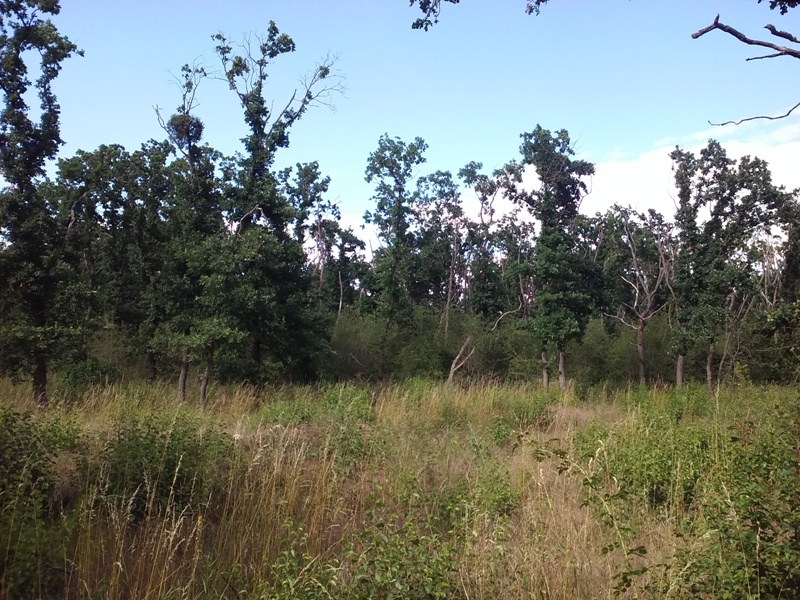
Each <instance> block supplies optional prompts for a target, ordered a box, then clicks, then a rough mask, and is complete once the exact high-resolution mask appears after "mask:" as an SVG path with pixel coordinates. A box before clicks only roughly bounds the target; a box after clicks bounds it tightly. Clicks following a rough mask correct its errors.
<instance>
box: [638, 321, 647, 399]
mask: <svg viewBox="0 0 800 600" xmlns="http://www.w3.org/2000/svg"><path fill="white" fill-rule="evenodd" d="M645 325H647V323H646V322H645V321H644V319H639V326H638V327H637V328H636V353H637V355H638V356H639V383H640V384H642V385H644V384H645V383H647V381H646V379H645V373H644V328H645Z"/></svg>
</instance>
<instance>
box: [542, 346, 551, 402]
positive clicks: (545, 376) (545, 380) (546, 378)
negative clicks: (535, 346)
mask: <svg viewBox="0 0 800 600" xmlns="http://www.w3.org/2000/svg"><path fill="white" fill-rule="evenodd" d="M542 387H543V388H544V391H545V392H546V391H548V390H549V389H550V372H549V371H548V370H547V350H542Z"/></svg>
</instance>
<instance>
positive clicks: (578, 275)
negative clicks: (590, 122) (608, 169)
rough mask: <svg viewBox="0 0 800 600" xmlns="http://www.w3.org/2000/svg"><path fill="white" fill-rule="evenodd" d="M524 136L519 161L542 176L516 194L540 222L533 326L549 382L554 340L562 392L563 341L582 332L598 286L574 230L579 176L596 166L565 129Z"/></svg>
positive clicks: (582, 184)
mask: <svg viewBox="0 0 800 600" xmlns="http://www.w3.org/2000/svg"><path fill="white" fill-rule="evenodd" d="M522 139H523V142H522V146H521V147H520V152H521V153H522V157H523V164H525V165H527V166H532V167H534V168H535V169H536V173H537V175H538V176H539V180H540V186H539V188H538V189H536V190H534V191H532V192H525V191H520V192H519V193H518V194H517V195H516V200H517V201H521V202H524V203H525V204H527V205H528V207H529V208H530V210H531V212H532V214H533V216H534V217H535V218H536V219H537V220H538V221H539V224H540V233H539V237H538V240H537V243H536V258H535V262H534V265H533V281H534V285H535V292H534V308H533V318H532V325H533V329H534V331H535V332H536V334H537V336H538V338H539V339H540V340H542V342H543V346H542V352H541V356H542V370H543V379H544V381H545V382H547V360H548V359H547V344H548V343H553V344H555V345H556V348H557V349H558V381H559V386H560V387H561V389H562V390H564V389H566V385H567V381H566V347H567V343H568V342H570V341H573V340H579V339H580V338H581V337H582V336H583V333H584V331H585V330H586V325H587V324H588V322H589V317H590V316H591V314H592V311H593V310H594V307H595V304H596V298H597V297H598V295H599V293H600V290H601V285H600V282H601V278H600V276H599V272H598V270H597V268H596V265H594V264H593V263H592V262H591V261H589V260H587V258H586V257H585V255H583V254H582V253H581V252H579V251H578V250H579V248H578V236H577V235H576V231H575V225H576V220H577V218H578V208H579V206H580V203H581V200H582V198H583V196H584V194H585V193H586V183H585V182H584V181H583V179H582V178H584V177H588V176H590V175H593V174H594V165H593V164H591V163H589V162H586V161H583V160H573V159H572V158H571V157H572V156H573V154H574V151H573V149H572V146H571V145H570V139H569V134H568V133H567V132H566V131H565V130H563V129H562V130H560V131H557V132H556V133H555V134H553V133H551V132H550V131H548V130H546V129H542V127H541V126H539V125H537V126H536V129H535V130H534V131H533V132H531V133H524V134H523V135H522Z"/></svg>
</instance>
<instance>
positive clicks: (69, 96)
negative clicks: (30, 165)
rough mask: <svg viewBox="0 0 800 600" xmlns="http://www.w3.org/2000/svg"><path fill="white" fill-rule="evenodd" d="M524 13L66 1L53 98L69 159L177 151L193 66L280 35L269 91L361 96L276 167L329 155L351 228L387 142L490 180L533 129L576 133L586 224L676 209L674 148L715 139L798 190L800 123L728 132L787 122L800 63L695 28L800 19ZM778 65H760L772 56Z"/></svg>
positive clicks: (216, 129) (311, 118)
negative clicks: (65, 56)
mask: <svg viewBox="0 0 800 600" xmlns="http://www.w3.org/2000/svg"><path fill="white" fill-rule="evenodd" d="M524 8H525V0H461V3H460V4H458V5H451V4H446V5H444V6H443V8H442V11H441V15H440V22H439V23H438V24H437V25H435V26H434V27H433V28H432V29H430V30H429V31H427V32H423V31H418V30H412V29H411V23H412V21H413V20H414V19H416V18H417V17H418V16H419V14H420V13H419V10H418V9H417V8H416V7H414V8H411V7H409V2H408V0H281V1H279V0H241V1H236V0H230V1H228V2H224V3H223V2H218V1H212V0H191V1H189V0H168V1H164V0H157V1H156V0H138V1H137V2H121V1H119V0H69V1H68V2H67V1H64V2H62V11H61V14H60V15H58V16H57V17H56V18H55V19H54V21H55V23H56V25H57V26H58V28H59V29H60V31H61V32H62V33H63V34H65V35H67V36H68V37H69V38H70V39H71V40H72V41H73V42H75V43H76V44H77V45H78V46H79V47H80V48H81V49H82V50H83V51H84V56H83V57H75V58H71V59H69V60H68V61H67V62H66V63H64V65H63V70H62V72H61V74H60V76H59V79H58V80H57V83H56V85H55V91H56V94H57V95H58V98H59V102H60V104H61V108H62V120H61V122H62V138H63V139H64V141H65V145H64V146H63V148H62V151H61V156H63V157H68V156H72V155H73V154H74V153H75V152H76V151H77V150H78V149H83V150H87V151H89V150H93V149H95V148H97V147H98V146H100V145H101V144H112V143H118V144H122V145H123V146H125V147H126V148H127V149H128V150H130V151H133V150H136V149H138V148H139V147H140V146H141V144H142V143H144V142H146V141H148V140H149V139H163V138H164V137H165V135H164V133H163V131H162V130H161V129H160V128H159V125H158V120H157V118H156V114H155V111H154V107H156V106H158V107H161V109H162V111H163V113H164V114H165V115H166V116H168V115H169V114H171V113H172V112H174V110H175V108H176V107H177V105H178V104H179V103H180V94H179V89H178V87H177V85H176V83H175V76H176V75H177V74H178V73H179V72H180V68H181V66H182V65H183V64H185V63H190V64H196V65H198V66H204V67H205V68H206V69H207V70H208V71H210V72H213V71H216V70H218V69H219V61H218V59H217V57H216V55H215V54H214V45H215V44H214V42H213V41H212V39H211V36H212V35H213V34H215V33H217V32H222V33H224V34H225V35H227V36H228V37H229V38H230V39H231V40H232V41H236V40H242V39H244V38H245V37H246V36H247V35H258V34H263V33H264V32H265V31H266V29H267V27H268V25H269V22H270V21H271V20H272V21H275V23H276V24H277V26H278V28H279V29H280V30H281V31H282V32H284V33H287V34H289V35H290V36H291V37H292V38H293V39H294V41H295V43H296V47H297V49H296V51H295V52H294V53H292V54H291V55H287V56H281V57H278V58H277V59H275V61H274V64H273V68H271V69H270V73H271V75H270V79H269V83H268V89H267V94H268V95H269V97H271V98H274V101H275V106H276V107H277V106H279V105H280V106H282V105H283V104H285V102H286V100H287V99H288V98H289V97H290V96H291V93H292V91H293V90H294V89H295V88H297V87H298V86H299V81H300V79H301V78H302V77H303V75H305V74H308V73H309V72H311V71H312V70H313V68H314V66H315V65H316V64H318V63H319V62H320V61H322V60H324V59H325V57H326V56H329V55H331V56H336V57H337V59H336V63H335V70H336V73H337V74H338V75H340V76H341V77H342V78H343V83H344V86H345V87H346V91H345V93H344V94H342V95H337V96H336V97H334V98H332V100H333V102H334V104H335V107H336V108H335V110H330V109H328V108H326V107H318V108H315V109H313V110H311V111H310V112H309V113H307V114H306V115H305V116H304V117H303V118H302V119H301V120H300V121H299V122H297V123H296V124H295V126H294V127H293V129H292V133H291V146H290V147H289V148H287V149H285V150H282V151H281V154H280V155H279V156H278V159H277V165H278V166H281V167H282V166H290V165H294V164H295V163H298V162H311V161H315V160H316V161H318V162H319V165H320V170H321V172H322V173H323V174H326V175H329V176H330V177H331V180H332V181H331V186H330V194H329V195H330V197H331V198H332V199H334V200H336V201H337V202H338V203H339V206H340V209H341V211H342V213H343V216H344V220H345V222H347V223H349V224H353V225H355V224H359V223H360V222H361V217H362V215H363V213H364V211H366V210H371V209H372V208H373V207H374V201H373V200H371V198H372V196H373V194H374V187H373V186H372V185H371V184H368V183H366V182H365V181H364V170H365V167H366V163H367V158H368V156H369V154H370V153H371V152H373V151H374V150H375V149H376V148H377V145H378V140H379V138H380V136H381V135H383V134H388V135H390V136H392V137H399V138H401V139H402V140H404V141H406V142H410V141H412V140H413V139H414V138H415V137H417V136H419V137H422V138H423V139H424V140H425V141H426V142H427V143H428V146H429V147H428V151H427V152H426V157H427V159H428V160H427V163H426V164H425V165H423V166H421V167H420V168H419V169H420V171H419V173H420V174H424V173H428V172H432V171H435V170H450V171H452V172H453V173H455V172H457V171H458V169H460V168H461V167H462V166H463V165H465V164H466V163H467V162H470V161H478V162H482V163H483V164H484V168H485V171H487V172H489V171H491V170H493V169H495V168H498V167H500V166H502V165H503V164H505V163H506V162H508V161H509V160H511V159H514V158H518V157H519V145H520V141H521V140H520V134H522V133H523V132H528V131H532V130H533V129H534V128H535V127H536V125H537V124H540V125H541V126H542V127H544V128H545V129H550V130H559V129H566V130H567V131H569V133H570V136H571V139H572V141H573V144H574V149H575V151H576V155H577V156H578V157H579V158H582V159H585V160H589V161H592V162H593V163H595V165H596V174H595V175H594V177H593V178H592V180H591V182H589V187H590V190H591V193H590V194H589V195H588V196H587V198H586V199H585V200H584V202H583V205H582V210H583V212H585V213H587V214H593V213H594V212H596V211H603V210H605V209H606V208H608V207H609V206H610V205H612V204H614V203H619V204H622V205H631V206H633V207H634V208H636V209H638V210H645V209H647V208H656V209H657V210H659V211H660V212H662V213H664V214H665V215H667V216H669V215H671V214H672V212H673V211H674V204H673V201H672V198H673V197H674V191H673V188H672V183H671V182H672V173H671V165H670V161H669V158H668V153H669V152H670V151H671V150H672V149H674V148H675V146H676V145H679V146H681V147H682V148H687V149H693V150H699V149H700V148H701V147H703V146H704V145H705V144H706V142H707V141H708V139H709V138H712V137H713V138H715V139H718V140H719V141H720V142H721V143H722V144H723V146H724V147H725V148H726V149H728V151H729V154H730V155H731V156H733V157H739V156H741V155H743V154H750V155H756V156H759V157H761V158H763V159H765V160H767V161H768V162H769V163H770V166H771V167H772V171H773V179H774V181H775V182H776V183H779V184H783V185H785V186H786V187H787V188H790V189H791V188H795V187H800V168H798V166H797V164H798V159H799V158H800V110H798V111H797V113H798V114H797V115H792V116H791V117H789V118H787V119H782V120H778V121H755V122H750V123H745V124H743V125H740V126H730V125H729V126H726V127H715V126H712V125H710V124H709V121H712V122H720V121H726V120H729V119H740V118H744V117H750V116H753V115H761V114H769V115H775V114H781V113H784V112H786V111H787V110H788V109H789V108H790V107H791V106H793V105H794V104H796V103H797V102H798V101H800V93H799V92H798V89H797V86H796V82H797V81H798V77H797V74H798V67H800V61H797V60H794V59H791V58H786V57H784V58H778V59H770V60H754V61H746V59H747V58H748V57H751V56H756V55H758V54H759V52H758V50H757V49H754V48H752V47H747V46H745V45H743V44H741V43H739V42H738V41H736V40H735V39H733V38H732V37H730V36H728V35H726V34H724V33H723V32H721V31H713V32H711V33H709V34H707V35H705V36H703V37H701V38H700V39H698V40H693V39H692V38H691V34H692V33H693V32H695V31H697V30H698V29H700V28H702V27H705V26H707V25H709V24H710V23H711V22H712V21H713V19H714V17H715V16H716V15H717V14H718V13H719V14H720V19H721V21H722V22H724V23H726V24H729V25H731V26H733V27H736V28H737V29H739V30H740V31H742V32H743V33H745V34H747V35H750V36H751V37H759V38H767V37H768V36H769V33H768V32H766V31H765V30H764V29H763V26H764V25H765V24H767V23H773V24H775V25H776V27H778V29H783V30H788V31H791V32H794V33H795V34H800V10H795V11H793V12H792V11H790V13H789V14H788V15H786V16H781V15H780V14H779V13H778V12H777V11H770V10H769V9H768V7H767V4H766V2H765V3H762V4H757V3H756V0H669V1H664V0H551V2H550V4H548V5H547V6H546V7H545V8H543V9H542V13H541V15H539V16H527V15H525V13H524ZM762 54H763V53H762ZM197 100H198V102H199V105H198V106H197V108H196V110H195V114H196V116H198V117H200V118H201V119H202V120H203V121H204V123H205V141H206V142H207V143H209V144H210V145H212V146H214V147H215V148H217V149H219V150H221V151H222V152H224V153H226V154H233V153H234V152H237V151H239V150H241V149H242V145H241V138H242V137H244V136H245V135H246V133H247V130H246V126H245V124H244V121H243V119H242V113H241V110H240V107H239V104H238V101H237V98H236V97H235V96H234V94H233V93H232V92H231V91H230V90H229V89H228V88H227V86H226V85H225V84H224V83H223V82H221V81H217V80H213V79H208V80H205V81H203V82H202V84H201V86H200V88H199V89H198V94H197Z"/></svg>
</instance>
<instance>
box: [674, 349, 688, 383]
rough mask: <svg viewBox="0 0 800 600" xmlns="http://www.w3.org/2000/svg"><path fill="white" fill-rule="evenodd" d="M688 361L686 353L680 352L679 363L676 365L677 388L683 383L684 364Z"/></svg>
mask: <svg viewBox="0 0 800 600" xmlns="http://www.w3.org/2000/svg"><path fill="white" fill-rule="evenodd" d="M685 362H686V355H685V354H678V364H677V365H676V366H675V388H676V389H679V388H680V387H681V386H682V385H683V364H684V363H685Z"/></svg>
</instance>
